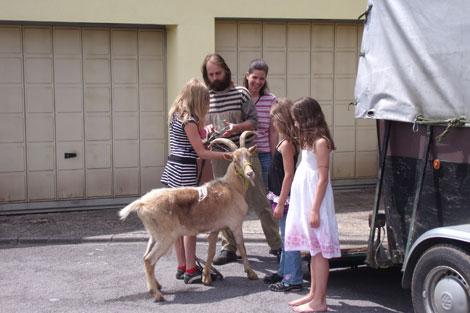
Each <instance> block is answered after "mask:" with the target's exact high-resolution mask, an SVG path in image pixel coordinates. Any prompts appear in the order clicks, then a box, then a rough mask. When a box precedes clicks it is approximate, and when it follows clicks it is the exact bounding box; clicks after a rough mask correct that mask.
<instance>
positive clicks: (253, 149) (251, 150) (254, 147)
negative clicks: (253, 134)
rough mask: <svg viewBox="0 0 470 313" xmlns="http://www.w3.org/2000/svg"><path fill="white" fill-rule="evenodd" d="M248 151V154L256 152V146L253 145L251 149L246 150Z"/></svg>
mask: <svg viewBox="0 0 470 313" xmlns="http://www.w3.org/2000/svg"><path fill="white" fill-rule="evenodd" d="M248 151H250V153H255V152H256V145H254V146H253V147H250V148H248Z"/></svg>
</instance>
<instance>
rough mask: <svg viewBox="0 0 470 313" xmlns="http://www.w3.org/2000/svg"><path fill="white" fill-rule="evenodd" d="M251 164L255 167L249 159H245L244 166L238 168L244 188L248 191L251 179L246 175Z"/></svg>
mask: <svg viewBox="0 0 470 313" xmlns="http://www.w3.org/2000/svg"><path fill="white" fill-rule="evenodd" d="M247 166H249V167H251V168H253V165H252V164H251V162H249V161H244V162H243V164H242V167H241V168H240V169H239V170H236V172H237V174H238V175H239V176H240V177H241V178H242V179H243V188H244V189H243V190H244V191H246V190H247V189H248V187H249V185H250V181H249V180H248V178H246V177H245V169H246V167H247Z"/></svg>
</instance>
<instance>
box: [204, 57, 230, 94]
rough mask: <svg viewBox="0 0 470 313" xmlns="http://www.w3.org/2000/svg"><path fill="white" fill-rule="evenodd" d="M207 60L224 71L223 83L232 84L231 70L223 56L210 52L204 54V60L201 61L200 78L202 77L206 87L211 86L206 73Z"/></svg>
mask: <svg viewBox="0 0 470 313" xmlns="http://www.w3.org/2000/svg"><path fill="white" fill-rule="evenodd" d="M209 62H211V63H214V64H217V65H218V66H220V67H221V68H222V69H223V70H224V72H225V78H224V84H225V85H227V87H229V86H233V82H232V71H231V70H230V67H228V65H227V63H226V62H225V60H224V58H223V57H222V56H221V55H220V54H218V53H211V54H208V55H206V57H205V58H204V61H203V62H202V67H201V72H202V78H204V82H205V83H206V86H207V87H209V86H211V82H210V80H209V76H208V75H207V63H209Z"/></svg>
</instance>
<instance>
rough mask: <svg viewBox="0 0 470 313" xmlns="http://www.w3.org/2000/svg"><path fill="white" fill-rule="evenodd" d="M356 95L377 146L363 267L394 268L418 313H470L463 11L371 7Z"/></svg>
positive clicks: (469, 110)
mask: <svg viewBox="0 0 470 313" xmlns="http://www.w3.org/2000/svg"><path fill="white" fill-rule="evenodd" d="M354 93H355V104H356V112H355V113H356V118H364V119H375V120H376V125H377V134H378V143H379V171H378V179H377V185H376V192H375V202H374V207H373V209H372V213H371V228H370V234H369V241H368V249H367V256H366V263H367V264H368V266H370V267H374V268H384V267H392V266H401V268H402V272H403V277H402V286H403V287H404V288H409V289H411V295H412V301H413V308H414V310H415V312H417V313H420V312H426V313H443V312H452V313H469V312H470V121H469V119H470V2H469V1H465V0H456V1H442V0H426V1H424V0H415V1H408V0H393V1H385V0H369V1H368V9H367V11H366V13H365V14H364V34H363V39H362V45H361V53H360V58H359V65H358V74H357V79H356V86H355V92H354ZM382 230H383V231H382ZM383 236H386V239H387V240H386V244H385V245H384V244H382V243H383V241H382V239H383Z"/></svg>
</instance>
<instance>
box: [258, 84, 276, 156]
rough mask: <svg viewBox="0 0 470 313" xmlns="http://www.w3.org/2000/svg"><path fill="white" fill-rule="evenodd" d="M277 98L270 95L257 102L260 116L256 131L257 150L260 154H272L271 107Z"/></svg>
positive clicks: (260, 98)
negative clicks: (270, 140) (270, 137)
mask: <svg viewBox="0 0 470 313" xmlns="http://www.w3.org/2000/svg"><path fill="white" fill-rule="evenodd" d="M276 100H277V99H276V96H275V95H273V94H271V93H268V94H265V95H263V96H261V97H259V99H258V101H257V102H256V114H257V115H258V129H257V130H256V139H255V144H256V149H257V150H258V152H271V145H270V144H269V135H270V134H269V126H270V125H271V114H270V113H269V112H270V111H271V106H272V105H273V103H275V102H276Z"/></svg>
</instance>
